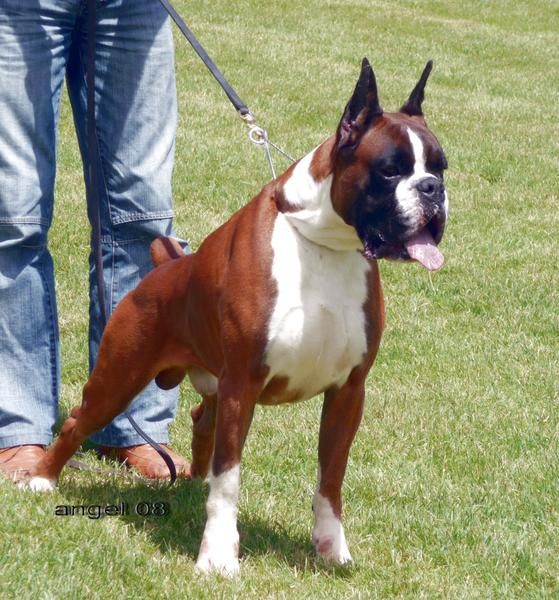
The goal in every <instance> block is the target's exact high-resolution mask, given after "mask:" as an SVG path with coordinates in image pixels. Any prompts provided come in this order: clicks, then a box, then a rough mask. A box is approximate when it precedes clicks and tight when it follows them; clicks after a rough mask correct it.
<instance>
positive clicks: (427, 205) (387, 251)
mask: <svg viewBox="0 0 559 600" xmlns="http://www.w3.org/2000/svg"><path fill="white" fill-rule="evenodd" d="M431 69H432V62H431V61H430V62H428V63H427V65H426V67H425V69H424V71H423V74H422V75H421V78H420V79H419V81H418V83H417V85H416V86H415V88H414V89H413V91H412V93H411V94H410V96H409V98H408V100H407V101H406V102H405V104H404V105H403V106H402V108H400V110H399V111H398V112H395V113H386V112H384V111H383V109H382V108H381V106H380V103H379V98H378V93H377V86H376V81H375V75H374V73H373V69H372V68H371V65H370V64H369V62H368V61H367V59H364V60H363V64H362V67H361V75H360V77H359V80H358V82H357V85H356V87H355V91H354V93H353V96H352V97H351V99H350V101H349V102H348V104H347V107H346V109H345V112H344V114H343V117H342V119H341V121H340V124H339V125H338V129H337V132H336V139H335V144H334V149H333V153H334V155H333V156H332V160H333V164H334V179H333V182H332V204H333V206H334V209H335V210H336V212H338V214H340V215H341V217H342V218H343V219H344V221H345V222H346V223H348V224H349V225H352V226H353V227H354V228H355V230H356V231H357V234H358V236H359V238H360V239H361V241H362V242H363V247H364V254H365V256H367V257H368V258H389V259H401V260H410V259H413V260H417V261H419V262H420V263H421V264H422V265H423V266H425V267H426V268H427V269H430V270H435V269H438V268H440V267H441V266H442V264H443V262H444V259H443V257H442V254H441V253H440V251H439V250H438V248H437V245H438V243H439V241H440V240H441V237H442V235H443V231H444V228H445V223H446V219H447V214H448V197H447V194H446V190H445V186H444V182H443V173H444V170H445V169H446V168H447V161H446V158H445V155H444V152H443V150H442V148H441V146H440V144H439V142H438V141H437V138H436V137H435V136H434V135H433V133H432V132H431V131H430V129H429V128H428V126H427V123H426V122H425V119H424V116H423V111H422V102H423V98H424V89H425V84H426V82H427V78H428V77H429V74H430V72H431Z"/></svg>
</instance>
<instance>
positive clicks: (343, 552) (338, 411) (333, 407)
mask: <svg viewBox="0 0 559 600" xmlns="http://www.w3.org/2000/svg"><path fill="white" fill-rule="evenodd" d="M355 379H356V380H357V381H354V380H355ZM364 398H365V389H364V382H363V378H362V377H358V375H357V373H354V376H353V378H352V377H351V376H350V378H349V380H348V382H346V383H345V384H344V385H343V386H342V387H341V388H335V389H331V390H328V391H327V392H326V393H325V394H324V405H323V408H322V418H321V423H320V438H319V444H318V457H319V467H318V486H317V490H316V492H315V495H314V498H313V511H314V529H313V543H314V545H315V548H316V551H317V553H318V555H319V556H320V557H321V558H323V559H325V560H326V561H328V562H331V563H334V564H338V565H343V564H346V563H348V562H350V561H351V560H352V558H351V554H350V553H349V549H348V547H347V543H346V539H345V534H344V528H343V526H342V522H341V516H342V497H341V489H342V482H343V479H344V474H345V469H346V464H347V459H348V455H349V449H350V447H351V444H352V442H353V438H354V437H355V433H356V432H357V428H358V427H359V423H360V422H361V416H362V414H363V402H364Z"/></svg>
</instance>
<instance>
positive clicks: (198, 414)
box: [190, 394, 217, 479]
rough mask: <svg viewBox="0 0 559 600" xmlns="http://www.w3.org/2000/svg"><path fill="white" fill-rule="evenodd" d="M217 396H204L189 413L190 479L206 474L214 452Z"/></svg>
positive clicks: (202, 476)
mask: <svg viewBox="0 0 559 600" xmlns="http://www.w3.org/2000/svg"><path fill="white" fill-rule="evenodd" d="M216 406H217V394H214V395H213V396H204V397H203V400H202V402H201V403H200V404H198V405H196V406H195V407H194V408H193V409H192V410H191V411H190V416H191V417H192V466H191V469H190V472H191V475H192V477H201V478H202V479H203V478H205V477H206V475H207V474H208V470H209V468H210V461H211V459H212V455H213V452H214V440H215V418H216Z"/></svg>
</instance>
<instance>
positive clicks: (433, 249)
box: [405, 228, 444, 271]
mask: <svg viewBox="0 0 559 600" xmlns="http://www.w3.org/2000/svg"><path fill="white" fill-rule="evenodd" d="M405 245H406V250H407V251H408V254H409V255H410V258H412V259H413V260H416V261H417V262H419V263H421V264H422V265H423V266H424V267H425V268H426V269H429V271H436V270H437V269H440V268H441V267H442V266H443V263H444V256H443V255H442V254H441V253H440V252H439V249H438V248H437V246H436V245H435V240H434V239H433V236H432V235H431V234H430V233H429V231H428V229H427V228H425V229H423V230H422V231H420V232H419V233H418V234H416V235H414V236H413V237H412V238H411V239H410V240H408V241H407V242H406V244H405Z"/></svg>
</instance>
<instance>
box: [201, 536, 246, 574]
mask: <svg viewBox="0 0 559 600" xmlns="http://www.w3.org/2000/svg"><path fill="white" fill-rule="evenodd" d="M237 548H238V543H237V544H235V545H234V546H231V545H230V544H225V545H220V546H217V547H215V546H214V547H213V548H211V549H206V548H204V542H202V549H200V554H199V555H198V560H197V561H196V570H197V571H198V572H199V573H203V574H206V575H209V574H212V573H216V574H219V575H224V576H225V577H235V576H237V575H238V574H239V559H238V558H237V554H238V551H237Z"/></svg>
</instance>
